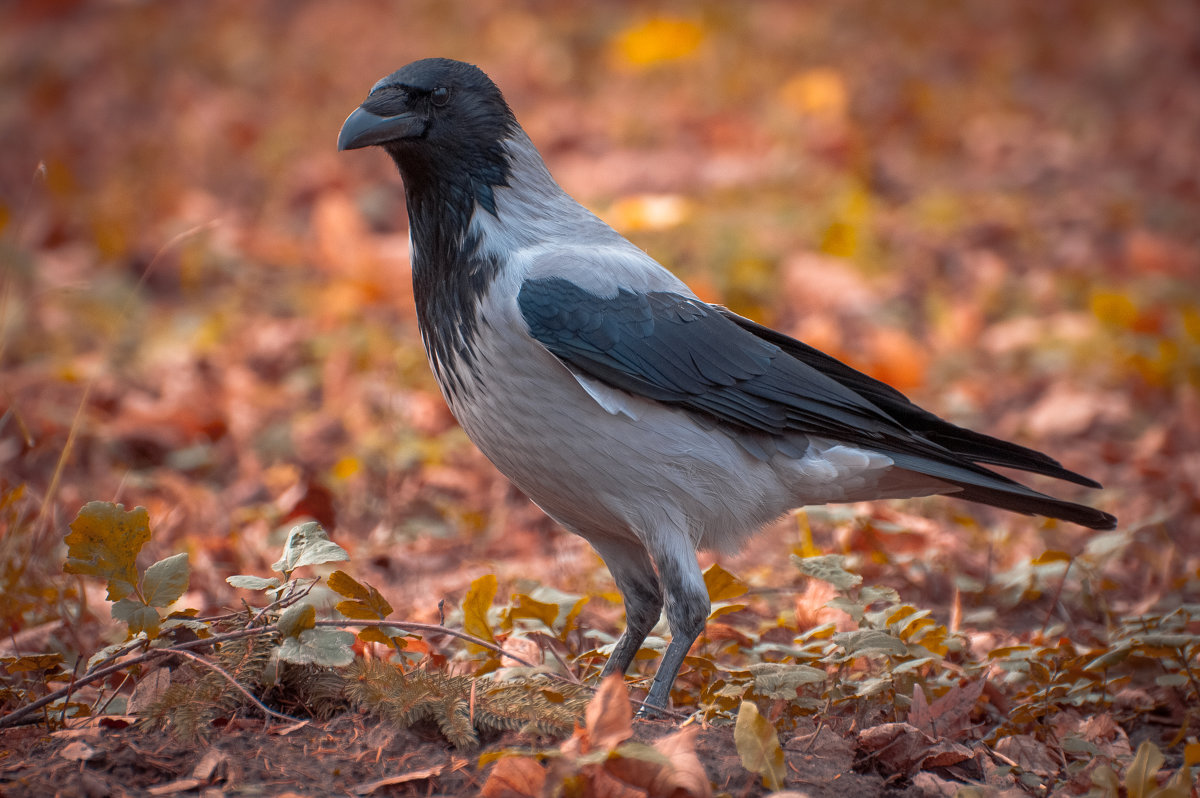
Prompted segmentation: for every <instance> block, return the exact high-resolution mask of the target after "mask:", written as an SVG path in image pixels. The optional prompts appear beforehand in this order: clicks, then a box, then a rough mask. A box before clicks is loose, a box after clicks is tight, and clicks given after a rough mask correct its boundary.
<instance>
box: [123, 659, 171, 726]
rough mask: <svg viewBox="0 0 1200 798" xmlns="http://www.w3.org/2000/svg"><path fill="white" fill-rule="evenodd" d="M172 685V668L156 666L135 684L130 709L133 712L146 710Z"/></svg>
mask: <svg viewBox="0 0 1200 798" xmlns="http://www.w3.org/2000/svg"><path fill="white" fill-rule="evenodd" d="M170 686H171V670H170V668H155V669H154V670H152V671H150V672H149V673H147V674H146V675H145V676H143V677H142V678H141V679H139V680H138V683H137V684H135V685H134V686H133V692H132V693H131V694H130V695H129V704H128V709H129V712H130V713H131V714H135V715H136V714H137V713H139V712H144V711H145V710H146V709H148V708H149V707H150V706H151V705H152V704H153V703H154V702H155V701H157V700H158V699H159V697H161V696H162V694H163V693H164V692H166V689H167V688H168V687H170Z"/></svg>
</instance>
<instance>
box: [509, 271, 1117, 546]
mask: <svg viewBox="0 0 1200 798" xmlns="http://www.w3.org/2000/svg"><path fill="white" fill-rule="evenodd" d="M517 304H518V307H519V309H520V311H521V314H522V316H523V318H524V319H525V322H526V324H527V325H528V327H529V332H530V335H532V336H533V337H534V338H535V339H536V340H537V341H539V342H540V343H541V344H542V345H543V346H545V347H546V348H547V349H548V350H549V351H550V352H552V353H553V354H554V355H556V356H557V357H558V358H559V359H560V360H562V361H563V363H564V364H566V365H567V366H568V367H569V368H571V369H572V370H574V371H575V372H576V373H579V374H582V375H585V376H587V377H591V378H595V379H598V380H601V381H602V382H604V383H606V384H608V385H610V386H612V387H614V388H618V389H621V390H624V391H628V392H630V393H633V394H636V395H640V396H643V397H646V398H649V399H653V400H656V401H659V402H664V403H669V404H674V405H676V406H678V407H680V408H681V409H684V410H687V411H689V412H691V413H693V414H697V416H698V417H699V418H702V419H708V421H706V422H705V423H715V424H718V425H726V426H728V427H732V428H734V429H740V430H746V431H752V432H757V433H765V434H768V435H776V436H778V435H784V434H786V433H789V432H791V433H800V434H813V435H819V436H826V437H829V438H831V439H833V440H836V441H841V442H844V443H847V444H850V445H857V446H863V447H866V448H870V449H874V450H876V451H880V452H883V453H886V454H888V455H889V456H891V457H892V458H893V460H894V461H895V463H896V465H898V466H900V467H901V468H906V469H909V470H912V471H916V472H919V473H923V474H928V475H930V476H932V477H935V478H938V479H942V480H944V481H946V482H950V483H952V484H954V485H957V486H958V487H959V488H960V492H959V493H957V494H956V495H957V496H959V497H960V498H964V499H969V500H971V501H978V502H983V503H985V504H991V505H995V506H999V507H1003V508H1005V509H1008V510H1014V511H1016V512H1025V513H1038V514H1042V515H1049V516H1052V517H1057V518H1064V519H1067V520H1070V521H1074V522H1076V523H1080V524H1083V525H1084V526H1089V527H1092V528H1097V529H1106V528H1112V526H1113V525H1114V524H1115V522H1116V521H1115V519H1114V518H1113V517H1112V516H1110V515H1107V514H1106V513H1102V512H1100V511H1099V510H1094V509H1092V508H1089V507H1084V506H1082V505H1077V504H1072V503H1070V502H1064V501H1060V500H1058V499H1054V498H1053V497H1050V496H1045V495H1043V494H1041V493H1038V492H1037V491H1034V490H1032V489H1030V488H1027V487H1025V486H1024V485H1021V484H1020V483H1019V482H1016V481H1014V480H1012V479H1009V478H1008V477H1006V476H1003V475H1002V474H998V473H996V472H994V471H991V470H989V469H987V468H985V467H984V466H983V465H980V463H985V464H989V465H1001V466H1007V467H1011V468H1016V469H1021V470H1025V471H1031V472H1034V473H1040V474H1046V475H1049V476H1053V477H1058V478H1060V479H1067V480H1070V481H1072V482H1078V483H1080V484H1084V485H1095V483H1093V482H1092V481H1091V480H1088V479H1086V478H1085V477H1082V476H1080V475H1078V474H1075V473H1074V472H1071V471H1068V470H1067V469H1065V468H1063V467H1062V466H1061V465H1059V464H1058V463H1057V462H1056V461H1054V460H1053V459H1051V458H1050V457H1047V456H1046V455H1044V454H1042V453H1040V452H1037V451H1034V450H1032V449H1027V448H1025V447H1023V446H1018V445H1016V444H1012V443H1008V442H1007V441H1001V440H999V439H996V438H991V437H989V436H987V435H982V434H980V433H976V432H972V431H971V430H967V429H964V428H962V427H957V426H955V425H953V424H950V423H949V422H947V421H944V420H942V419H940V418H938V417H937V416H935V415H934V414H932V413H930V412H928V411H926V410H924V409H922V408H920V407H918V406H917V405H914V404H913V403H912V402H910V401H909V400H908V399H907V398H906V397H905V396H904V395H903V394H902V393H900V392H899V391H897V390H895V389H894V388H892V387H891V386H889V385H886V384H885V383H882V382H879V381H878V380H875V379H872V378H871V377H868V376H867V375H865V374H862V373H860V372H858V371H855V370H854V369H852V368H850V367H849V366H847V365H845V364H844V363H841V362H840V361H838V360H835V359H834V358H832V357H829V356H828V355H826V354H824V353H822V352H820V351H818V350H816V349H813V348H812V347H809V346H807V345H806V344H803V343H801V342H800V341H796V340H794V339H792V338H789V337H788V336H786V335H783V334H782V333H778V332H776V331H774V330H771V329H770V328H767V327H763V326H761V325H759V324H756V323H755V322H752V321H750V320H748V319H744V318H742V317H740V316H737V315H736V314H733V313H731V312H729V311H728V310H726V309H724V308H719V307H716V306H713V305H708V304H705V303H703V302H701V301H699V300H697V299H694V298H691V297H686V296H681V295H679V294H674V293H670V292H652V293H641V292H636V291H628V290H620V291H618V293H617V295H616V296H614V297H600V296H596V295H595V294H593V293H591V292H589V291H587V290H586V289H584V288H581V287H580V286H578V285H576V284H575V283H572V282H571V281H570V280H566V279H563V278H541V279H535V280H527V281H526V282H525V284H524V285H523V286H522V288H521V290H520V292H519V294H518V296H517Z"/></svg>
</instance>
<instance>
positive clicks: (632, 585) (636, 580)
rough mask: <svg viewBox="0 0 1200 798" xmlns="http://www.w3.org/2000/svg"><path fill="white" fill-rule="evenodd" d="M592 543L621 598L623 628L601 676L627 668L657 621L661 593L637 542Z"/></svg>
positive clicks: (655, 575) (647, 556) (648, 561)
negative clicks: (623, 609)
mask: <svg viewBox="0 0 1200 798" xmlns="http://www.w3.org/2000/svg"><path fill="white" fill-rule="evenodd" d="M592 547H593V548H595V549H596V552H597V553H598V554H599V555H600V556H601V558H603V559H604V562H605V564H606V565H607V566H608V570H609V572H610V573H612V576H613V580H614V581H615V582H616V583H617V589H618V590H619V591H621V597H622V598H623V599H624V601H625V631H624V633H623V634H622V635H621V639H620V640H618V641H617V645H616V648H614V649H613V653H612V656H610V657H609V658H608V662H607V663H605V665H604V670H603V671H601V674H600V675H601V677H602V678H603V677H604V676H608V675H609V674H612V673H620V674H624V673H625V671H627V670H629V666H630V665H631V664H632V663H633V658H634V657H635V656H636V655H637V653H638V649H640V648H641V647H642V643H643V642H644V641H645V640H646V635H648V634H650V630H651V629H653V628H654V625H655V624H656V623H658V618H659V616H660V615H661V614H662V606H663V594H662V586H661V585H660V584H659V581H658V575H657V574H655V573H654V566H653V565H652V564H651V562H650V556H649V554H647V552H646V550H645V549H644V548H643V547H642V546H641V544H639V543H633V544H629V543H626V542H624V541H613V540H604V541H592Z"/></svg>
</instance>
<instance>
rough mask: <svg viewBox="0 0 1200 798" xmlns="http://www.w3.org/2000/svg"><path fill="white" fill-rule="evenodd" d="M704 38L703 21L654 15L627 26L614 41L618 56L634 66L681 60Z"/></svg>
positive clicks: (689, 54) (696, 48)
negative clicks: (629, 26)
mask: <svg viewBox="0 0 1200 798" xmlns="http://www.w3.org/2000/svg"><path fill="white" fill-rule="evenodd" d="M703 41H704V29H703V28H702V27H700V25H699V23H697V22H693V21H691V20H687V19H679V18H673V17H654V18H652V19H648V20H646V21H645V22H643V23H641V24H640V25H635V26H633V27H631V28H626V29H625V30H624V31H622V32H621V34H620V35H619V36H618V37H617V39H616V41H615V42H614V45H615V49H616V53H617V56H618V58H619V59H620V60H621V61H622V62H623V63H625V64H628V65H630V66H634V67H648V66H653V65H654V64H658V63H661V62H664V61H678V60H681V59H684V58H687V57H689V56H691V55H694V54H695V52H696V50H698V49H699V48H700V45H701V44H702V43H703Z"/></svg>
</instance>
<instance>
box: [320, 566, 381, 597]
mask: <svg viewBox="0 0 1200 798" xmlns="http://www.w3.org/2000/svg"><path fill="white" fill-rule="evenodd" d="M325 584H326V585H327V586H328V587H329V589H330V590H332V591H333V592H334V593H337V594H338V595H339V596H345V597H346V598H348V599H358V600H359V601H365V600H366V598H367V596H368V595H370V592H369V591H368V590H367V588H366V586H365V585H363V584H362V583H361V582H359V581H358V580H357V579H355V578H354V577H353V576H350V574H348V573H346V572H345V571H343V570H341V569H339V570H337V571H334V572H333V573H331V574H330V575H329V577H328V578H327V579H326V580H325Z"/></svg>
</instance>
